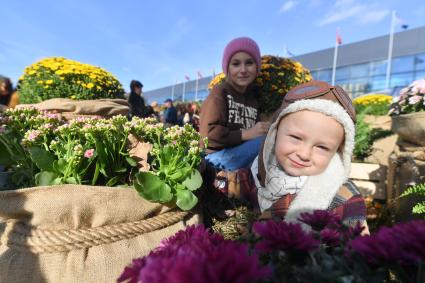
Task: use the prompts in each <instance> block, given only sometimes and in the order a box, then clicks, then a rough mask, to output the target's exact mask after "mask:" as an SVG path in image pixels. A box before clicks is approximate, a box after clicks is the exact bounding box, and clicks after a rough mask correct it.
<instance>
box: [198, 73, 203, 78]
mask: <svg viewBox="0 0 425 283" xmlns="http://www.w3.org/2000/svg"><path fill="white" fill-rule="evenodd" d="M202 78H203V76H202V74H201V72H200V71H198V79H202Z"/></svg>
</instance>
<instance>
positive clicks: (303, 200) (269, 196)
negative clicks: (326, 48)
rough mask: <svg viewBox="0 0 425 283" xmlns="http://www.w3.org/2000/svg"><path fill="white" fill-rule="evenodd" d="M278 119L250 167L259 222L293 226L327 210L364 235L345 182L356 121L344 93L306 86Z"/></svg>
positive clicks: (288, 99) (358, 199)
mask: <svg viewBox="0 0 425 283" xmlns="http://www.w3.org/2000/svg"><path fill="white" fill-rule="evenodd" d="M276 116H277V118H276V119H275V121H274V123H272V125H271V126H270V129H269V132H268V134H267V137H266V140H265V142H264V144H263V148H262V150H261V151H260V154H259V156H258V157H257V158H258V159H257V160H255V161H254V162H253V165H252V167H251V171H252V173H253V176H254V180H255V183H256V186H257V188H258V192H257V196H258V204H259V207H260V210H261V212H262V217H263V218H279V219H284V220H285V221H289V222H297V221H298V219H297V218H298V217H299V215H300V213H303V212H313V211H314V210H318V209H320V210H331V211H334V212H336V213H337V214H339V215H340V216H341V218H342V220H343V222H344V223H346V224H347V225H356V224H357V223H360V224H361V225H362V226H364V227H365V229H364V230H363V233H368V228H367V223H366V206H365V203H364V199H363V197H362V196H361V194H360V193H359V191H358V190H357V188H356V187H355V186H354V185H353V184H352V183H351V182H349V181H348V177H349V173H350V165H351V156H352V152H353V148H354V134H355V127H354V124H355V119H356V117H355V111H354V108H353V105H352V103H351V100H350V98H349V97H348V95H347V94H346V93H345V91H344V90H343V89H342V88H340V87H339V86H335V87H334V86H332V85H329V84H328V83H325V82H321V81H311V82H308V83H304V84H302V85H299V86H297V87H295V88H293V89H291V90H290V91H289V92H288V94H287V95H286V96H285V98H284V101H283V104H282V107H281V108H280V110H279V111H278V112H277V115H276Z"/></svg>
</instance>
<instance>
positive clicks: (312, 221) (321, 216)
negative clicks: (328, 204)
mask: <svg viewBox="0 0 425 283" xmlns="http://www.w3.org/2000/svg"><path fill="white" fill-rule="evenodd" d="M298 220H299V221H301V222H303V223H305V224H307V225H310V226H311V228H312V229H313V230H315V231H321V230H323V229H324V228H325V227H327V226H330V225H336V224H337V223H339V221H341V218H340V217H339V215H338V214H336V213H335V212H331V211H327V210H315V211H313V213H309V212H304V213H301V214H300V217H299V218H298Z"/></svg>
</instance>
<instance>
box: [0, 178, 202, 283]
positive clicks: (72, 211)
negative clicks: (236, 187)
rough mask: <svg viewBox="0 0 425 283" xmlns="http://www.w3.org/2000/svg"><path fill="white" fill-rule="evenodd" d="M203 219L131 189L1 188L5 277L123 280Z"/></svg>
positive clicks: (0, 247)
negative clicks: (134, 265) (135, 262)
mask: <svg viewBox="0 0 425 283" xmlns="http://www.w3.org/2000/svg"><path fill="white" fill-rule="evenodd" d="M199 221H200V219H199V215H197V214H195V215H193V214H189V213H187V212H182V211H180V210H177V209H171V208H168V207H166V206H163V205H160V204H155V203H151V202H148V201H146V200H144V199H142V198H141V197H140V196H139V195H138V194H137V192H136V191H135V190H134V189H131V188H111V187H93V186H82V185H60V186H49V187H36V188H28V189H20V190H14V191H5V192H0V235H1V238H0V239H1V243H0V282H2V283H3V282H8V283H9V282H14V283H18V282H55V283H56V282H79V283H80V282H85V283H86V282H116V279H117V278H118V277H119V275H120V274H121V272H122V271H123V269H124V267H125V266H126V265H128V264H129V263H131V261H132V259H133V258H137V257H141V256H144V255H146V254H147V253H148V252H149V251H150V250H152V249H153V248H154V247H156V246H158V244H159V243H160V241H161V240H162V239H164V238H166V237H169V236H171V235H174V234H175V233H176V232H177V231H178V230H180V229H183V228H184V227H185V226H186V225H189V224H197V223H199Z"/></svg>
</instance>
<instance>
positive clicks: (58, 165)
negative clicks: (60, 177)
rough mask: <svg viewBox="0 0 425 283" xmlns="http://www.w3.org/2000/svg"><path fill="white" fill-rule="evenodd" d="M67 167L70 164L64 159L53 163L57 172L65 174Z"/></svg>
mask: <svg viewBox="0 0 425 283" xmlns="http://www.w3.org/2000/svg"><path fill="white" fill-rule="evenodd" d="M67 166H68V163H67V162H66V160H65V159H63V158H59V159H58V160H55V161H53V169H54V170H55V171H56V172H60V173H63V172H65V170H66V167H67Z"/></svg>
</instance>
